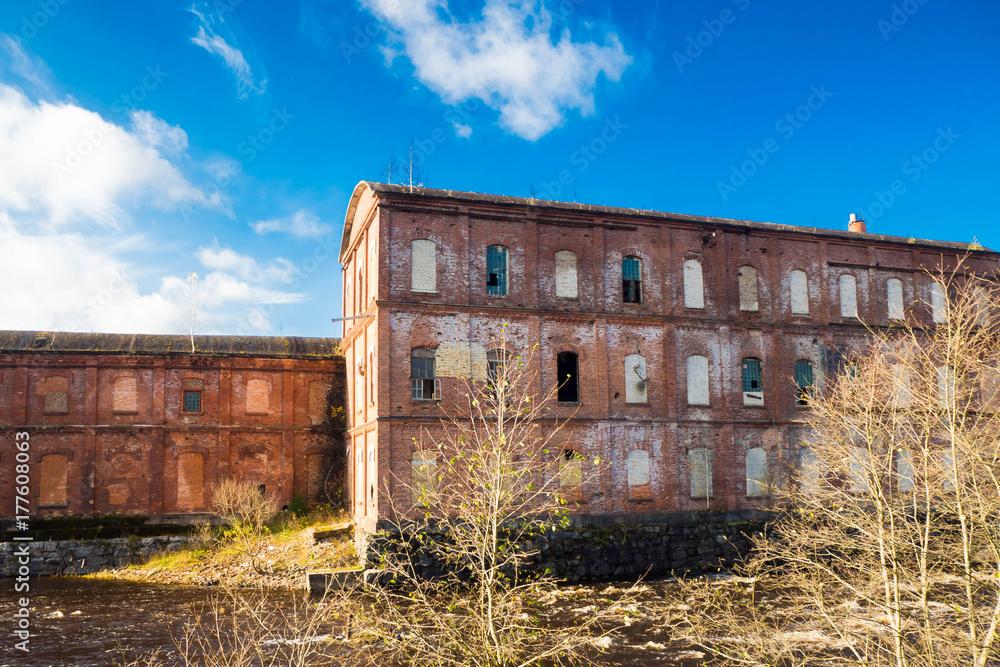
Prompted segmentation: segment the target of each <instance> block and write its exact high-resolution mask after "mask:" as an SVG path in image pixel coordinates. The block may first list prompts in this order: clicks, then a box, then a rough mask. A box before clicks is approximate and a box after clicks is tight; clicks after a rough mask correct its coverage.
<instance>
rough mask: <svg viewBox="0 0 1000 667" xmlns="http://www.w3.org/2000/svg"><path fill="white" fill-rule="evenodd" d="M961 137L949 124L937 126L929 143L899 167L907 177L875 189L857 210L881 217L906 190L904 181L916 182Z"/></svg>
mask: <svg viewBox="0 0 1000 667" xmlns="http://www.w3.org/2000/svg"><path fill="white" fill-rule="evenodd" d="M961 137H962V135H961V134H958V133H957V132H955V130H953V129H952V127H951V126H950V125H949V126H948V127H947V129H945V128H942V127H939V128H938V129H937V136H936V137H934V141H932V142H931V145H930V146H928V147H927V148H925V149H924V150H922V151H921V152H920V153H917V154H915V155H912V156H910V159H908V160H907V161H906V162H904V163H903V166H902V167H900V171H901V172H902V173H903V175H904V176H906V177H908V178H907V179H906V180H903V179H901V178H897V179H896V180H894V181H893V182H892V183H890V184H889V187H888V188H886V189H885V190H875V191H874V192H873V193H872V196H873V197H874V199H873V200H872V202H871V203H870V204H868V206H862V207H858V212H859V213H861V215H862V216H864V218H865V219H866V220H877V219H878V218H881V217H882V216H883V215H885V212H886V211H887V210H889V209H890V208H892V206H893V205H894V204H895V203H896V202H897V201H899V198H900V197H902V196H904V195H905V194H906V193H907V192H908V187H907V185H906V182H907V181H909V182H910V183H916V182H917V181H919V180H920V179H921V178H922V177H923V175H924V174H926V173H927V171H928V170H930V168H931V167H932V166H934V164H936V163H937V161H938V160H940V159H941V156H942V155H944V154H945V153H947V152H948V151H949V150H951V147H952V146H954V145H955V142H956V141H958V140H959V139H960V138H961Z"/></svg>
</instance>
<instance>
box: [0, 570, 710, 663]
mask: <svg viewBox="0 0 1000 667" xmlns="http://www.w3.org/2000/svg"><path fill="white" fill-rule="evenodd" d="M671 585H672V584H669V583H659V584H650V585H649V586H648V587H647V588H646V590H645V592H644V593H643V597H644V598H646V599H647V600H649V599H652V598H658V597H661V596H662V595H663V593H664V592H665V591H664V587H669V586H671ZM605 592H606V588H605V587H603V586H597V587H592V588H590V587H579V588H574V589H572V594H569V595H566V596H560V597H559V598H558V599H557V600H556V601H554V602H553V605H554V606H555V607H556V608H561V610H562V611H564V612H565V615H566V617H567V618H569V617H572V615H573V614H574V613H579V609H580V607H586V605H587V604H590V603H591V602H592V601H593V602H598V601H599V600H600V599H601V598H603V597H604V595H605ZM20 595H21V594H18V593H14V586H13V582H12V580H10V579H6V580H0V619H2V620H0V665H24V666H29V665H30V666H42V665H111V664H115V663H119V664H120V663H121V662H122V658H123V657H124V656H128V657H130V658H134V657H136V656H140V655H143V654H149V653H152V652H153V651H156V650H160V651H163V652H166V653H168V654H169V653H171V652H173V651H174V641H173V638H174V637H177V636H179V635H180V631H181V629H182V628H183V625H184V620H185V618H186V617H188V616H189V615H190V614H191V613H192V610H193V609H199V608H201V607H202V606H204V605H205V604H207V603H208V602H210V600H211V599H212V597H213V595H214V592H213V590H212V589H208V588H195V587H186V586H152V585H144V584H131V583H118V582H109V581H92V580H88V579H76V578H54V579H39V580H33V581H31V591H30V593H29V595H30V600H31V633H32V637H31V640H30V651H29V652H28V653H23V652H21V651H19V650H16V649H15V648H14V644H15V643H16V642H17V641H19V640H18V639H16V638H15V637H14V636H13V634H12V632H13V629H14V625H13V614H14V612H15V610H16V609H17V607H16V605H17V598H18V597H20ZM276 595H277V596H278V597H277V599H278V600H279V601H283V602H284V603H285V604H287V605H288V606H289V607H290V606H291V605H292V602H293V600H294V596H295V595H296V594H295V593H291V592H286V593H277V594H276ZM643 606H644V603H643V600H642V598H640V600H639V601H638V604H637V607H638V608H639V609H640V610H641V609H642V608H643ZM574 609H576V610H577V611H576V612H574ZM77 612H79V613H77ZM638 616H639V618H638V620H635V621H634V622H632V624H631V625H630V626H629V627H627V628H625V629H624V630H623V631H622V632H621V633H620V634H618V635H617V636H615V638H614V639H613V640H612V642H611V643H610V645H609V646H607V650H606V652H605V653H603V654H602V655H601V656H599V657H597V659H598V660H599V662H600V663H601V664H606V665H637V666H641V667H652V666H659V665H670V666H671V667H690V666H693V665H695V664H697V660H696V659H695V657H696V656H694V655H692V654H690V653H686V652H684V651H683V650H682V649H681V648H678V647H671V646H670V638H669V636H667V634H666V633H665V632H664V631H663V630H662V629H660V628H658V627H657V624H656V622H655V619H653V618H643V614H641V613H640V614H639V615H638Z"/></svg>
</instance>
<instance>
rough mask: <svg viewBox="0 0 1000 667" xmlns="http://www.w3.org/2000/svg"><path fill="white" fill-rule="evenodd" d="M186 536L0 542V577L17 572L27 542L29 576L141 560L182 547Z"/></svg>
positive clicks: (63, 573) (87, 570)
mask: <svg viewBox="0 0 1000 667" xmlns="http://www.w3.org/2000/svg"><path fill="white" fill-rule="evenodd" d="M190 539H191V538H189V537H180V536H172V537H142V538H124V537H123V538H115V539H110V540H64V541H60V542H52V541H47V542H3V543H0V578H6V577H13V576H15V575H16V574H17V573H18V568H19V567H21V563H19V556H18V555H17V554H18V552H19V551H20V550H21V549H22V548H23V547H24V545H27V548H28V574H29V576H32V577H39V576H42V577H45V576H71V575H78V574H92V573H94V572H99V571H101V570H107V569H110V568H117V567H124V566H126V565H133V564H138V563H143V562H145V561H147V560H149V559H150V558H152V557H153V556H156V555H158V554H160V553H163V552H169V551H177V550H179V549H181V548H182V547H183V546H184V545H185V544H186V543H187V542H188V541H190Z"/></svg>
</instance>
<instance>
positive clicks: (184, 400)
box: [181, 389, 202, 414]
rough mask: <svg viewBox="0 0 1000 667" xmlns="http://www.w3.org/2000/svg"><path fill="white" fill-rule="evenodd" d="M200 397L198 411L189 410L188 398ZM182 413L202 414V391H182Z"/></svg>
mask: <svg viewBox="0 0 1000 667" xmlns="http://www.w3.org/2000/svg"><path fill="white" fill-rule="evenodd" d="M191 395H193V396H197V397H198V409H197V410H192V409H190V408H188V396H191ZM181 412H187V413H189V414H190V413H200V412H202V400H201V390H199V389H182V390H181Z"/></svg>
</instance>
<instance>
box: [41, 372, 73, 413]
mask: <svg viewBox="0 0 1000 667" xmlns="http://www.w3.org/2000/svg"><path fill="white" fill-rule="evenodd" d="M35 392H36V393H37V394H40V395H41V396H42V410H43V412H45V413H47V414H65V413H67V412H69V379H68V378H65V377H62V376H50V377H47V378H44V379H43V380H42V381H41V382H39V383H38V387H37V388H36V389H35Z"/></svg>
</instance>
